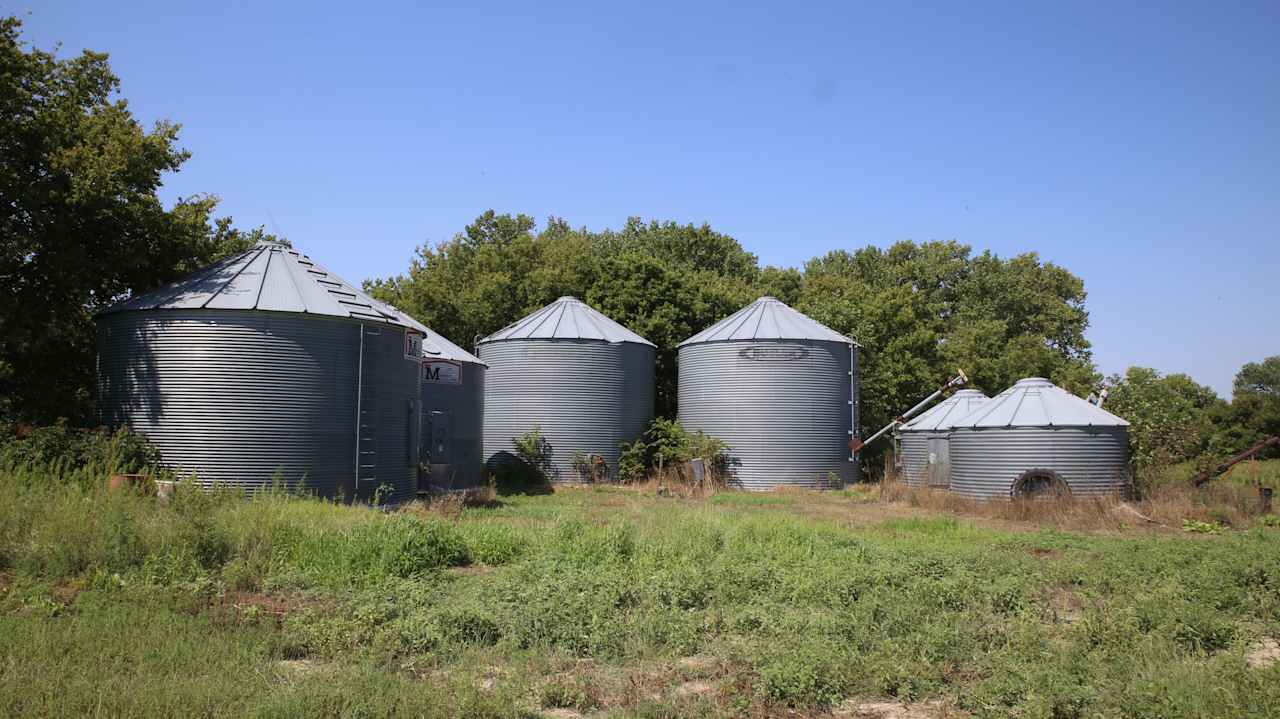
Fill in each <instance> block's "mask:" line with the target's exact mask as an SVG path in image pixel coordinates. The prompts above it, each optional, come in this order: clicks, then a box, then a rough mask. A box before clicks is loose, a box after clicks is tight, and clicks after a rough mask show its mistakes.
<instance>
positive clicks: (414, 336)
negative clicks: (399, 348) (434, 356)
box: [404, 330, 422, 362]
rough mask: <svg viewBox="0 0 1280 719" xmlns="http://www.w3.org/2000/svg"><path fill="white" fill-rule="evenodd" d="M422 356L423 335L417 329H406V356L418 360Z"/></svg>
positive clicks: (414, 360) (408, 358)
mask: <svg viewBox="0 0 1280 719" xmlns="http://www.w3.org/2000/svg"><path fill="white" fill-rule="evenodd" d="M421 357H422V335H421V334H419V333H418V332H417V331H415V330H405V333H404V358H405V359H407V360H411V361H413V362H417V361H418V360H419V359H420V358H421Z"/></svg>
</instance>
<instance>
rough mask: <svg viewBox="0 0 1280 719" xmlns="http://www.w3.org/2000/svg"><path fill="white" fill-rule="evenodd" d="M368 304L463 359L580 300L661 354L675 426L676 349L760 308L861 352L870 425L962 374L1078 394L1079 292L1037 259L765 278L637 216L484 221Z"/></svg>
mask: <svg viewBox="0 0 1280 719" xmlns="http://www.w3.org/2000/svg"><path fill="white" fill-rule="evenodd" d="M366 289H367V290H368V291H369V292H371V293H372V294H373V295H374V296H375V297H378V298H380V299H383V300H385V301H388V302H391V303H392V304H394V305H396V306H398V307H400V308H401V309H403V310H405V311H407V312H409V313H410V314H412V315H414V316H415V317H417V318H418V319H419V320H421V321H423V322H424V323H426V324H427V325H428V326H430V327H432V328H433V329H435V330H436V331H438V332H440V333H442V334H444V335H445V336H447V337H450V338H452V339H454V340H455V341H458V342H461V343H462V344H464V345H467V346H470V345H471V344H472V343H473V342H474V340H475V339H476V338H477V337H480V336H483V335H487V334H489V333H491V332H494V331H496V330H498V329H500V328H502V327H503V326H505V325H506V324H508V323H510V322H513V321H515V320H517V319H519V318H520V317H522V316H524V315H525V314H528V313H529V312H532V311H533V310H535V309H537V308H539V307H541V306H543V305H545V304H547V303H549V302H552V301H553V300H555V299H556V298H557V297H560V296H562V295H576V296H578V297H580V298H582V299H583V300H585V301H586V302H588V303H589V304H591V305H593V306H595V307H597V308H598V309H600V310H601V311H602V312H604V313H606V314H607V315H609V316H610V317H612V318H613V319H615V320H617V321H618V322H620V323H622V324H623V325H625V326H627V327H628V328H629V329H631V330H633V331H635V332H637V333H639V334H641V335H643V336H644V337H646V338H648V339H649V340H651V341H652V342H654V343H655V344H656V345H658V360H657V361H658V365H657V382H658V388H657V409H658V413H659V414H660V415H661V416H666V417H674V416H675V414H676V411H677V406H676V358H677V352H676V345H677V344H678V343H679V342H680V341H682V340H684V339H686V338H688V337H689V336H691V335H693V334H695V333H697V332H699V331H701V330H703V329H705V328H706V327H707V326H709V325H711V324H713V323H714V322H716V321H718V320H720V319H722V318H724V317H726V316H728V315H729V314H731V313H733V312H735V311H737V310H738V309H739V308H741V307H742V306H743V305H745V304H747V303H748V302H750V301H752V300H753V299H755V298H756V297H758V296H760V295H765V294H769V295H773V296H776V297H778V298H779V299H781V300H783V301H784V302H787V303H789V304H792V305H793V306H795V307H796V309H798V310H800V311H802V312H805V313H807V314H809V315H810V316H812V317H813V318H814V319H816V320H818V321H820V322H822V323H824V324H826V325H828V326H830V327H831V328H832V329H835V330H836V331H838V332H842V333H844V334H846V335H848V336H849V337H851V338H853V339H855V340H856V341H857V342H859V343H860V344H861V345H862V347H863V349H862V353H861V357H862V397H863V427H862V430H863V432H864V433H865V432H866V431H867V430H874V429H875V428H878V427H879V426H880V425H881V424H883V423H885V422H887V421H888V420H889V419H891V418H892V417H894V416H895V415H896V414H897V413H899V412H901V411H902V410H903V409H905V408H907V407H909V406H911V405H912V404H915V402H917V401H918V400H919V399H921V398H922V397H923V396H924V395H926V394H928V393H929V392H930V391H931V390H932V389H933V388H934V387H935V386H936V385H937V384H939V383H941V382H942V381H943V380H944V379H946V378H947V377H949V376H950V375H952V374H954V372H955V369H956V368H957V367H963V368H964V369H965V370H966V371H968V372H970V373H971V375H972V376H973V378H974V381H975V383H976V385H977V386H979V387H981V388H982V389H984V390H986V391H988V392H996V391H999V390H1001V389H1004V388H1005V387H1006V386H1008V385H1009V384H1011V383H1012V382H1013V381H1015V380H1017V379H1019V378H1021V377H1024V376H1027V375H1030V374H1037V375H1043V376H1046V377H1049V378H1051V379H1053V380H1054V381H1056V382H1058V383H1060V384H1062V385H1064V386H1066V387H1068V388H1070V389H1073V390H1076V391H1081V392H1087V391H1088V390H1089V389H1090V388H1091V386H1092V384H1093V382H1094V381H1095V379H1096V377H1095V374H1094V371H1093V367H1092V364H1091V361H1090V353H1089V343H1088V341H1087V340H1085V338H1084V331H1085V328H1086V327H1087V325H1088V314H1087V312H1086V311H1085V308H1084V301H1085V293H1084V285H1083V282H1082V281H1081V280H1080V279H1079V278H1078V277H1075V276H1074V275H1072V274H1071V273H1069V272H1067V271H1066V270H1064V269H1062V268H1060V267H1057V266H1056V265H1053V264H1052V263H1047V262H1043V261H1041V260H1040V259H1039V258H1038V257H1037V256H1036V255H1034V254H1028V255H1020V256H1018V257H1014V258H1011V259H1002V258H1000V257H997V256H996V255H994V254H992V253H990V252H986V253H983V254H980V255H974V254H973V253H972V251H971V250H970V248H969V247H967V246H965V245H961V244H959V243H956V242H926V243H914V242H899V243H897V244H895V245H893V246H891V247H889V248H888V249H880V248H877V247H865V248H862V249H857V250H836V251H832V252H830V253H828V254H826V255H824V256H822V257H819V258H815V259H813V260H811V261H809V262H808V263H806V264H805V266H804V268H803V270H800V269H791V268H777V267H761V266H760V264H759V261H758V260H757V258H756V257H755V256H754V255H752V254H751V253H749V252H747V251H746V250H744V249H743V248H742V246H741V244H739V243H738V241H737V240H735V239H734V238H732V237H730V236H728V235H725V234H723V233H720V232H717V231H715V230H713V229H712V228H711V227H709V226H707V225H702V226H695V225H681V224H677V223H674V222H653V221H649V222H646V221H642V220H640V219H638V218H631V219H629V220H627V222H626V223H625V224H624V225H623V227H622V228H621V229H619V230H601V231H591V230H588V229H586V228H578V229H574V228H573V227H572V226H570V225H569V223H568V222H566V221H565V220H564V219H561V218H556V217H553V218H551V219H550V220H548V222H547V223H546V225H545V227H543V228H542V229H541V230H539V229H538V227H537V224H536V223H535V222H534V220H533V219H532V218H530V217H528V216H525V215H515V216H512V215H505V214H497V213H495V212H494V211H492V210H491V211H488V212H486V213H484V214H483V215H481V216H480V217H478V218H477V219H476V221H475V222H473V223H472V224H470V225H468V226H467V227H466V228H465V229H464V230H463V231H462V232H460V233H458V234H457V235H456V236H455V237H454V238H453V239H451V240H448V241H446V242H442V243H439V244H437V245H424V246H422V247H420V248H418V250H417V252H416V255H415V257H414V258H413V260H412V262H411V264H410V267H409V270H408V272H407V273H405V274H401V275H397V276H394V277H390V278H386V279H382V280H375V281H372V282H369V283H366Z"/></svg>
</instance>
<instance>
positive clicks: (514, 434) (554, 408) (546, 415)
mask: <svg viewBox="0 0 1280 719" xmlns="http://www.w3.org/2000/svg"><path fill="white" fill-rule="evenodd" d="M479 354H480V358H481V359H482V360H484V362H485V363H487V364H488V365H489V371H488V373H487V375H486V378H485V387H484V406H485V422H484V453H485V457H486V461H487V462H488V463H489V464H490V466H491V467H492V466H497V465H498V464H501V463H503V462H506V461H510V460H512V459H513V458H514V457H515V440H516V439H518V438H520V437H521V436H523V435H525V434H526V433H528V432H530V431H532V430H533V429H535V428H538V429H539V430H540V431H541V433H542V437H543V438H544V439H545V440H546V442H547V444H548V445H549V454H550V467H548V468H547V469H548V471H549V473H550V475H551V479H552V480H553V481H560V482H572V481H578V480H579V479H586V478H587V477H581V476H580V473H579V472H578V471H577V469H575V467H574V458H575V457H578V458H581V459H587V458H590V457H591V456H593V455H594V456H596V457H599V458H600V460H602V461H603V463H604V465H605V467H606V468H607V469H606V471H607V473H612V472H616V471H617V466H618V455H619V450H618V445H619V444H620V443H622V442H631V441H634V440H635V439H637V438H638V437H640V435H641V434H643V433H644V430H645V428H646V427H647V426H648V424H649V422H650V421H651V420H652V419H653V366H654V345H653V343H652V342H649V341H648V340H646V339H645V338H643V337H641V336H640V335H638V334H636V333H634V332H632V331H630V330H628V329H627V328H625V327H623V326H622V325H620V324H618V323H617V322H614V321H613V320H611V319H609V318H608V317H605V316H604V315H603V314H601V313H600V312H597V311H596V310H594V309H592V308H591V307H589V306H587V305H586V304H584V303H583V302H581V301H580V300H578V299H575V298H573V297H561V298H560V299H558V300H556V301H555V302H553V303H551V304H549V305H547V306H546V307H543V308H542V309H540V310H538V311H537V312H534V313H533V314H531V315H529V316H528V317H525V318H524V319H521V320H519V321H517V322H515V323H513V324H510V325H508V326H507V327H504V328H503V329H501V330H498V331H497V332H495V333H493V334H491V335H489V336H488V337H485V338H484V339H482V340H480V342H479Z"/></svg>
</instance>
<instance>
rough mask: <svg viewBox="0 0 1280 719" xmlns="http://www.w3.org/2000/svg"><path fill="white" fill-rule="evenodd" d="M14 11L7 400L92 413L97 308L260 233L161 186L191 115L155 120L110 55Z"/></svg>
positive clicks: (4, 268)
mask: <svg viewBox="0 0 1280 719" xmlns="http://www.w3.org/2000/svg"><path fill="white" fill-rule="evenodd" d="M21 29H22V23H21V21H19V20H18V19H17V18H14V17H7V18H0V398H3V400H0V403H3V406H0V413H2V414H3V415H7V416H10V417H14V418H19V419H24V420H27V421H36V422H49V421H52V420H54V419H56V418H59V417H66V418H70V419H72V420H77V421H79V420H84V419H87V418H88V417H89V416H91V412H92V409H91V408H92V390H91V388H92V386H93V382H92V379H93V371H94V369H93V368H94V364H93V358H94V346H93V345H94V343H93V337H94V331H93V322H92V315H93V313H94V312H95V311H97V310H99V309H102V308H103V307H106V306H107V305H109V304H111V303H112V302H115V301H116V300H119V299H121V298H123V297H126V296H128V295H129V294H130V293H133V292H137V291H140V290H146V289H150V288H153V287H156V286H158V285H161V284H163V283H165V282H169V281H171V280H173V279H175V278H177V277H179V276H181V275H182V274H184V273H186V272H189V271H191V270H193V269H195V268H196V267H198V266H200V265H203V264H207V263H208V262H210V261H212V260H214V259H216V258H217V257H220V256H222V255H224V254H226V253H227V252H230V251H234V250H235V249H237V248H240V247H243V246H245V245H246V244H248V243H251V242H252V241H253V240H254V239H256V237H257V236H260V235H261V234H262V233H261V231H260V230H259V231H256V232H255V233H241V232H239V231H237V230H235V229H234V228H232V226H231V223H230V220H229V219H227V220H221V221H218V222H217V223H216V224H214V225H211V224H210V214H211V213H212V211H213V209H214V206H215V205H216V204H217V198H215V197H213V196H210V195H201V196H197V197H192V198H187V199H183V200H179V201H178V202H177V203H176V204H175V205H174V206H173V207H170V208H165V207H164V205H163V204H162V203H161V201H160V199H159V198H158V197H157V195H156V191H157V189H158V188H159V187H160V184H161V178H162V176H163V175H164V173H166V172H173V171H176V170H177V169H178V168H179V167H180V166H181V165H182V163H183V162H184V161H185V160H186V159H187V157H188V153H187V152H186V151H185V150H182V149H179V148H178V147H177V146H176V143H177V138H178V126H177V125H175V124H172V123H169V122H164V121H162V122H158V123H156V124H155V126H153V127H152V128H151V129H150V131H148V130H146V129H144V128H143V127H142V126H141V125H140V124H139V123H138V122H137V121H136V120H135V119H134V117H133V115H132V113H131V112H130V111H129V106H128V103H127V102H125V101H124V100H123V99H118V98H117V97H116V95H117V93H118V91H119V88H120V81H119V79H118V78H117V77H116V76H115V75H114V74H112V72H111V69H110V67H109V65H108V63H107V56H106V55H105V54H101V53H95V52H89V51H86V52H84V53H83V54H82V55H80V56H79V57H75V58H71V59H65V60H63V59H59V58H57V57H56V56H55V55H54V54H53V53H51V52H45V51H42V50H38V49H33V48H29V47H27V46H26V45H25V44H24V43H23V42H22V40H21V37H20V33H21Z"/></svg>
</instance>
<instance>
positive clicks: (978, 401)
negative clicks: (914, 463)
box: [902, 389, 991, 432]
mask: <svg viewBox="0 0 1280 719" xmlns="http://www.w3.org/2000/svg"><path fill="white" fill-rule="evenodd" d="M990 401H991V398H990V397H988V396H986V395H985V394H983V393H982V392H980V391H978V390H976V389H962V390H960V391H959V392H956V393H955V394H953V395H951V396H950V397H948V398H946V399H945V400H943V401H941V402H939V403H938V404H936V405H934V406H933V407H932V408H930V409H929V411H928V412H925V413H923V414H920V415H917V416H916V417H914V418H912V420H911V421H910V422H907V423H906V424H904V425H902V431H903V432H932V431H938V430H947V429H951V426H952V425H953V424H954V423H955V421H956V420H958V419H963V418H964V417H965V416H966V415H968V414H969V413H970V412H972V411H974V410H976V409H977V408H978V407H981V406H982V405H984V404H986V403H987V402H990Z"/></svg>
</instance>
